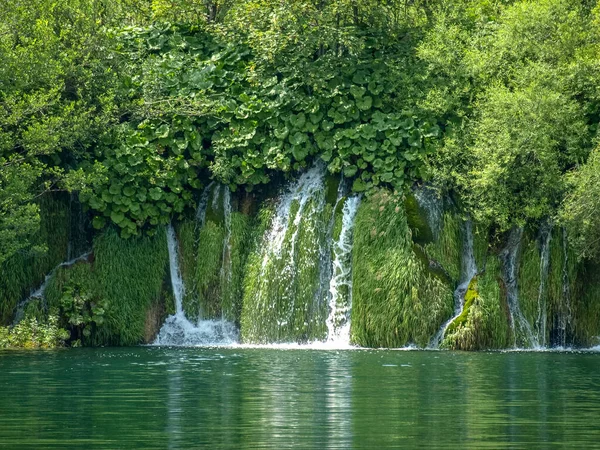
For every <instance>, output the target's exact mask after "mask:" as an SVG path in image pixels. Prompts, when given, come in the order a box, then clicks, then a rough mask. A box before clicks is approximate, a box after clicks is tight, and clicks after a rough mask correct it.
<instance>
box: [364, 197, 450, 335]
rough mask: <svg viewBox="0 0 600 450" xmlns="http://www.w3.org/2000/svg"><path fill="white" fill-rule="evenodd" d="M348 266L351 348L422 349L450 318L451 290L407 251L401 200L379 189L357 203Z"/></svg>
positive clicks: (410, 249)
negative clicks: (350, 292) (351, 297)
mask: <svg viewBox="0 0 600 450" xmlns="http://www.w3.org/2000/svg"><path fill="white" fill-rule="evenodd" d="M352 265H353V277H352V278H353V307H352V341H353V342H354V343H356V344H359V345H364V346H369V347H402V346H405V345H409V344H416V345H419V346H426V345H427V344H428V343H429V340H430V339H431V338H432V337H433V335H434V334H435V333H436V332H437V330H438V329H439V327H440V326H441V325H442V323H443V322H444V320H446V318H448V317H450V315H451V313H452V309H453V296H452V288H450V287H449V286H448V285H447V284H446V283H445V282H444V281H442V280H440V279H439V278H438V277H437V276H435V275H434V274H432V273H430V272H429V265H428V263H427V262H424V261H422V260H421V259H420V258H419V257H418V256H417V255H416V254H415V253H414V252H413V244H412V239H411V233H410V230H409V228H408V225H407V222H406V215H405V214H404V208H403V202H402V197H401V196H399V195H393V194H391V193H390V192H387V191H385V190H382V191H379V192H377V193H376V194H374V195H372V196H370V197H368V198H366V199H365V200H364V201H363V203H361V206H360V209H359V211H358V213H357V217H356V224H355V228H354V251H353V264H352Z"/></svg>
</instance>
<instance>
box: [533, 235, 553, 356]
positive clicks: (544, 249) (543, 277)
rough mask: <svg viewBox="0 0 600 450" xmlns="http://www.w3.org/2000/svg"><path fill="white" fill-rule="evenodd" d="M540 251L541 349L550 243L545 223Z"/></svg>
mask: <svg viewBox="0 0 600 450" xmlns="http://www.w3.org/2000/svg"><path fill="white" fill-rule="evenodd" d="M540 239H541V244H542V245H541V249H540V289H539V292H538V303H537V307H538V313H537V320H536V328H537V338H538V342H539V344H540V345H541V346H542V347H545V346H546V335H547V331H546V324H547V322H548V313H547V310H548V308H547V297H548V294H547V291H548V288H547V286H548V275H549V273H550V243H551V241H552V224H551V223H546V224H545V225H543V226H542V228H541V230H540Z"/></svg>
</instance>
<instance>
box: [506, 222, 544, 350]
mask: <svg viewBox="0 0 600 450" xmlns="http://www.w3.org/2000/svg"><path fill="white" fill-rule="evenodd" d="M522 238H523V228H521V227H519V228H516V227H515V228H513V229H512V230H511V231H510V234H509V236H508V242H507V244H506V247H505V248H504V249H503V250H502V251H501V252H500V260H501V261H502V272H503V274H502V275H503V279H504V284H505V286H506V299H507V302H508V309H509V312H510V319H511V320H510V322H511V328H512V330H513V334H514V346H515V347H523V348H531V347H533V348H536V349H537V348H539V347H540V345H539V342H538V340H537V337H536V335H535V334H534V332H533V330H532V328H531V325H530V324H529V322H528V321H527V319H526V318H525V316H524V315H523V313H522V311H521V307H520V305H519V288H518V283H517V280H518V273H519V265H518V264H519V250H520V248H521V241H522Z"/></svg>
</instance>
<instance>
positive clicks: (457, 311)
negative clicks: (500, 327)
mask: <svg viewBox="0 0 600 450" xmlns="http://www.w3.org/2000/svg"><path fill="white" fill-rule="evenodd" d="M473 243H474V239H473V223H472V222H471V221H470V220H467V221H465V222H464V225H463V245H462V256H461V267H460V284H459V285H458V287H457V288H456V290H455V291H454V315H453V316H452V317H451V318H450V319H449V320H448V321H446V322H445V323H444V324H443V325H442V326H441V327H440V329H439V331H438V332H437V334H436V335H435V336H434V337H433V339H432V340H431V343H430V344H429V346H430V347H431V348H438V347H439V346H440V344H441V343H442V341H443V340H444V336H445V334H446V330H447V329H448V327H449V326H450V324H451V323H452V322H454V321H455V320H456V319H457V318H458V317H459V316H460V315H461V314H462V312H463V309H464V307H465V295H466V293H467V290H468V289H469V285H470V284H471V281H472V280H473V278H474V277H475V276H476V275H477V263H476V261H475V253H474V250H473V247H474V245H473Z"/></svg>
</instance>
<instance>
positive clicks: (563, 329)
mask: <svg viewBox="0 0 600 450" xmlns="http://www.w3.org/2000/svg"><path fill="white" fill-rule="evenodd" d="M562 231H563V236H562V238H563V239H562V244H563V273H562V275H563V277H562V278H563V279H562V294H563V305H564V306H563V308H562V311H561V314H560V317H559V320H558V342H559V345H560V346H561V347H566V346H567V333H568V327H569V326H570V325H571V314H572V311H571V288H570V286H569V243H568V239H567V230H566V228H563V230H562Z"/></svg>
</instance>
